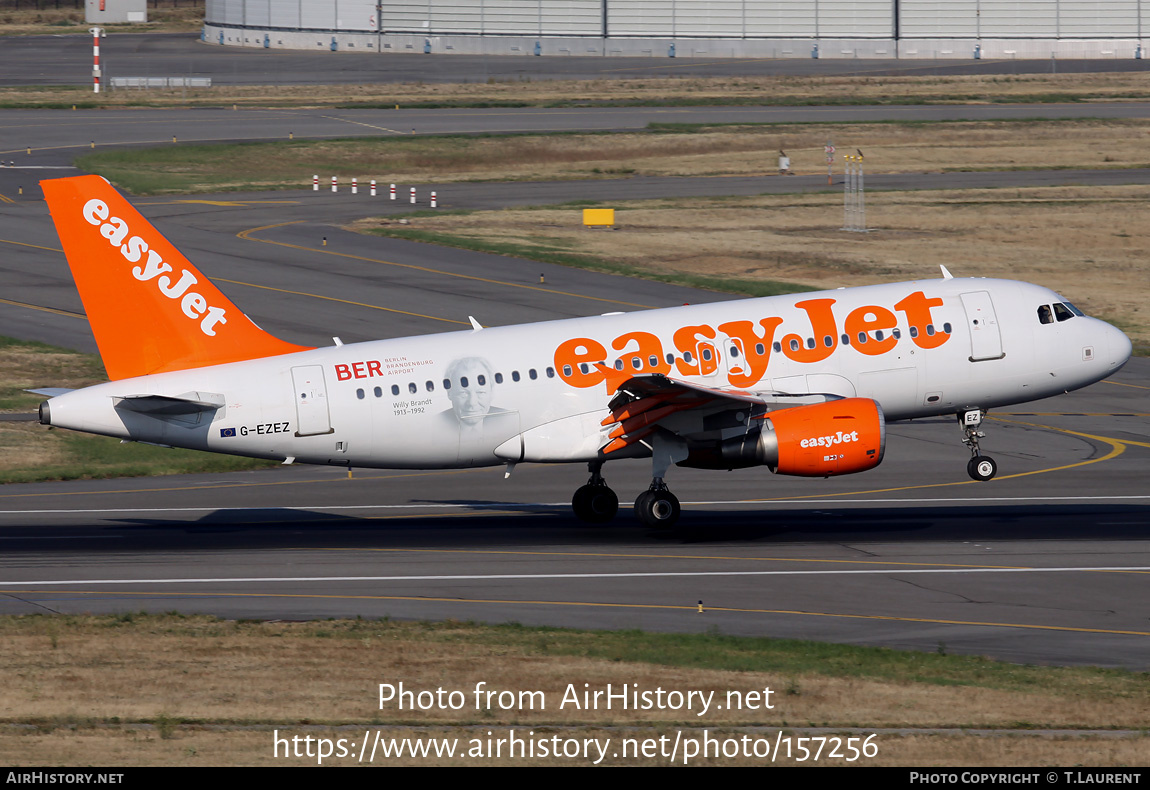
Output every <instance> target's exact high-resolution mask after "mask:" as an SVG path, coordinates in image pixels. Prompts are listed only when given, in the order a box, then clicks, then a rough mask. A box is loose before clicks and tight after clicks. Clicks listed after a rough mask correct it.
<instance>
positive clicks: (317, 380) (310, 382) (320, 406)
mask: <svg viewBox="0 0 1150 790" xmlns="http://www.w3.org/2000/svg"><path fill="white" fill-rule="evenodd" d="M291 380H292V384H293V385H294V386H295V393H294V395H295V414H296V424H297V425H298V426H299V427H298V428H297V429H296V434H295V435H296V436H315V435H316V434H321V433H331V432H332V427H331V417H330V415H329V413H328V408H327V385H326V384H325V383H324V380H323V366H322V365H306V366H304V367H298V368H292V369H291Z"/></svg>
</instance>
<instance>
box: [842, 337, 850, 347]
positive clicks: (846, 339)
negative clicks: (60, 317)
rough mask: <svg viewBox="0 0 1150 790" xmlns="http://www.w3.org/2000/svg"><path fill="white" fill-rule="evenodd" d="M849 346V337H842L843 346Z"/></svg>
mask: <svg viewBox="0 0 1150 790" xmlns="http://www.w3.org/2000/svg"><path fill="white" fill-rule="evenodd" d="M850 344H851V336H850V335H843V345H844V346H849V345H850Z"/></svg>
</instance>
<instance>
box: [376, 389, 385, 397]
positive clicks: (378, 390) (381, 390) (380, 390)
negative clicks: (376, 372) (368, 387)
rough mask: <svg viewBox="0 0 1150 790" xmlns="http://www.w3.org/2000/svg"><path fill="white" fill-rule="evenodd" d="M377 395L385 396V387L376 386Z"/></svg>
mask: <svg viewBox="0 0 1150 790" xmlns="http://www.w3.org/2000/svg"><path fill="white" fill-rule="evenodd" d="M375 397H377V398H382V397H383V388H382V387H376V388H375Z"/></svg>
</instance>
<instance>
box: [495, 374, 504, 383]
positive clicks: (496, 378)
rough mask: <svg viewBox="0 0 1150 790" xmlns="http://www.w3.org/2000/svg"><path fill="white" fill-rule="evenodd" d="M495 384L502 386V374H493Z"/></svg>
mask: <svg viewBox="0 0 1150 790" xmlns="http://www.w3.org/2000/svg"><path fill="white" fill-rule="evenodd" d="M495 383H496V384H502V383H503V374H502V373H496V374H495Z"/></svg>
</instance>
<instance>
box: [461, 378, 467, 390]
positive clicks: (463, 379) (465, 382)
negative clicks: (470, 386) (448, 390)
mask: <svg viewBox="0 0 1150 790" xmlns="http://www.w3.org/2000/svg"><path fill="white" fill-rule="evenodd" d="M459 386H460V387H462V388H463V389H467V376H460V377H459Z"/></svg>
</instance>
